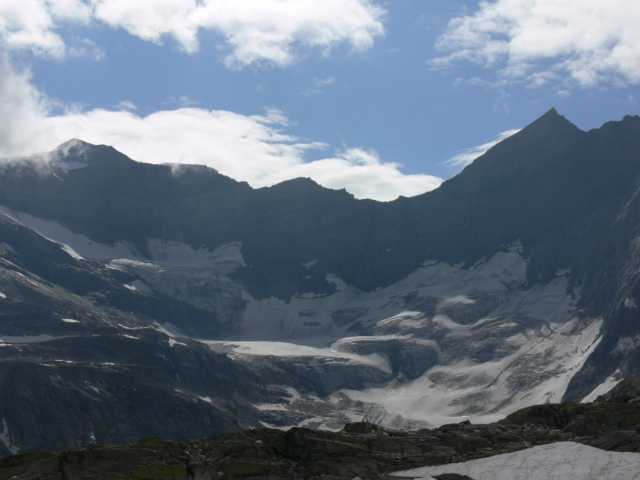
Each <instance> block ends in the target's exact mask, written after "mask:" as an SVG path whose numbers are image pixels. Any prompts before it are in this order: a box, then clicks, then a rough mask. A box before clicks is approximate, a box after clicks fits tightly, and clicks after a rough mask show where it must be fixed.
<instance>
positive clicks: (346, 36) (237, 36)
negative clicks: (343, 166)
mask: <svg viewBox="0 0 640 480" xmlns="http://www.w3.org/2000/svg"><path fill="white" fill-rule="evenodd" d="M385 14H386V11H385V10H384V9H383V8H382V7H380V6H379V5H377V4H376V3H375V2H374V1H373V0H324V1H323V2H318V1H317V0H242V1H237V0H200V1H196V0H136V1H131V0H91V1H90V2H85V1H82V0H20V1H14V2H11V1H2V2H0V42H1V44H2V46H3V47H4V48H5V49H7V50H24V49H28V50H31V51H32V52H33V53H34V54H36V55H47V56H53V57H58V58H60V57H64V56H65V55H68V54H74V53H75V54H77V50H78V48H80V50H81V51H82V52H86V51H91V52H93V53H94V54H96V52H97V53H98V54H99V53H100V50H99V48H97V47H95V46H92V45H88V44H86V42H87V41H84V40H83V42H85V45H84V46H83V45H80V47H78V46H75V47H73V48H71V49H70V48H69V46H68V39H65V38H63V36H62V35H61V34H60V33H59V28H58V27H60V25H62V24H64V23H81V24H89V23H90V22H91V21H97V22H102V23H104V24H107V25H109V26H111V27H113V28H121V29H124V30H126V31H127V32H129V33H130V34H131V35H134V36H136V37H139V38H141V39H143V40H146V41H150V42H154V43H158V44H160V43H162V41H163V40H164V39H165V38H167V37H169V38H173V40H174V41H175V42H176V43H177V44H178V45H179V47H180V48H181V49H182V50H184V51H185V52H188V53H193V52H196V51H197V50H198V48H199V41H198V34H199V33H200V31H202V30H211V31H216V32H218V33H220V34H221V35H222V36H223V37H224V38H225V40H226V42H225V44H224V45H223V50H224V51H226V55H225V59H224V62H225V64H226V65H227V66H228V67H229V68H242V67H244V66H247V65H260V64H265V65H275V66H286V65H289V64H290V63H292V62H294V61H295V60H296V59H297V58H298V56H299V55H301V54H303V53H304V52H308V51H310V50H316V51H318V52H319V53H320V54H321V55H328V54H329V52H330V51H331V50H332V49H333V48H334V47H335V46H337V45H339V44H343V43H347V44H350V45H351V46H352V48H353V49H354V50H366V49H368V48H370V47H371V46H372V45H373V43H374V41H375V39H376V38H378V37H381V36H383V35H384V26H383V23H382V20H383V18H384V16H385ZM89 47H91V48H89ZM93 47H95V48H93ZM74 49H75V50H76V51H75V52H74Z"/></svg>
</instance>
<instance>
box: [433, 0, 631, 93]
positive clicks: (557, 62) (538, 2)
mask: <svg viewBox="0 0 640 480" xmlns="http://www.w3.org/2000/svg"><path fill="white" fill-rule="evenodd" d="M638 25H640V4H639V3H638V1H637V0H606V1H603V0H562V1H558V0H498V1H495V2H488V1H482V2H480V5H479V10H478V11H477V12H476V13H475V14H473V15H467V16H462V17H457V18H454V19H453V20H451V21H450V23H449V25H448V28H447V31H446V32H445V33H444V34H443V35H441V36H440V37H439V39H438V41H437V43H436V47H437V48H438V49H440V50H443V51H449V52H451V53H449V54H448V55H446V56H444V57H440V58H436V59H433V60H432V61H431V62H430V64H431V66H432V67H433V68H447V67H451V66H453V65H455V64H457V63H459V62H474V63H477V64H480V65H484V66H487V67H492V68H493V69H496V70H497V73H498V76H499V77H500V78H502V79H504V80H507V81H510V82H511V81H524V82H526V83H527V84H529V85H532V86H539V85H542V84H546V83H550V82H560V83H566V84H568V85H570V84H574V85H576V84H577V85H580V86H582V87H593V86H595V85H598V84H603V83H608V82H613V83H614V84H640V28H638Z"/></svg>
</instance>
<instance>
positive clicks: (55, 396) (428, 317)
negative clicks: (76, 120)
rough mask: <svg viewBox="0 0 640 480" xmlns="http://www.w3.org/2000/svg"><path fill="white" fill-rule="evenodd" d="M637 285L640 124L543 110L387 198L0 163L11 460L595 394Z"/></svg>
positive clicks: (106, 162)
mask: <svg viewBox="0 0 640 480" xmlns="http://www.w3.org/2000/svg"><path fill="white" fill-rule="evenodd" d="M639 280H640V117H638V116H633V117H632V116H627V117H625V118H624V119H623V120H622V121H618V122H609V123H607V124H605V125H603V126H602V127H601V128H599V129H595V130H591V131H588V132H584V131H581V130H580V129H578V128H577V127H575V126H574V125H573V124H571V123H570V122H569V121H568V120H566V119H565V118H564V117H562V116H561V115H559V114H558V113H557V112H556V111H555V110H551V111H549V112H547V113H546V114H545V115H543V116H542V117H540V118H539V119H538V120H536V121H535V122H533V123H532V124H531V125H529V126H528V127H526V128H524V129H523V130H521V131H520V132H518V133H517V134H515V135H513V136H511V137H509V138H507V139H505V140H503V141H502V142H500V143H499V144H497V145H496V146H494V147H493V148H492V149H490V150H489V151H488V152H486V153H485V154H484V155H482V156H481V157H479V158H478V159H476V160H475V161H474V162H473V163H472V164H471V165H469V166H468V167H467V168H465V169H464V170H463V171H462V172H461V173H460V174H459V175H457V176H455V177H454V178H452V179H451V180H448V181H446V182H444V183H443V184H442V185H441V186H440V187H439V188H438V189H436V190H434V191H432V192H429V193H426V194H423V195H420V196H417V197H412V198H403V197H401V198H399V199H397V200H395V201H393V202H387V203H381V202H376V201H372V200H356V199H354V197H353V196H352V195H350V194H349V193H347V192H346V191H344V190H340V191H336V190H329V189H325V188H323V187H321V186H319V185H317V184H316V183H314V182H313V181H312V180H309V179H296V180H291V181H287V182H284V183H282V184H279V185H276V186H273V187H269V188H261V189H253V188H251V187H250V186H249V185H247V184H246V183H243V182H236V181H234V180H232V179H230V178H227V177H225V176H223V175H220V174H219V173H217V172H216V171H215V170H212V169H209V168H206V167H203V166H186V165H149V164H142V163H138V162H135V161H134V160H131V159H129V158H128V157H126V156H125V155H123V154H121V153H119V152H117V151H116V150H114V149H113V148H111V147H108V146H104V145H99V146H96V145H91V144H87V143H85V142H82V141H81V140H71V141H69V142H67V143H65V144H63V145H61V146H60V147H58V148H57V149H56V150H54V151H53V152H49V153H45V154H36V155H32V156H30V157H24V158H14V159H4V160H2V161H0V346H1V347H2V348H0V421H2V429H3V432H2V435H0V440H1V441H0V453H5V454H6V453H17V452H22V451H30V450H37V449H54V450H61V449H67V448H72V447H80V446H83V445H87V444H91V443H101V444H105V443H109V444H123V443H129V442H132V441H134V440H137V439H138V438H140V437H144V436H153V435H157V436H161V437H163V438H168V439H171V440H187V439H191V438H196V437H203V436H206V435H209V434H213V433H221V432H229V431H237V430H240V429H244V428H250V427H256V426H275V427H287V426H294V425H295V426H308V427H315V428H323V429H335V430H337V429H340V428H342V427H343V426H344V425H345V424H346V423H348V422H351V421H355V420H358V421H359V420H367V421H372V422H376V423H379V424H382V425H385V426H387V427H398V428H419V427H428V426H438V425H441V424H444V423H450V422H459V421H463V420H465V419H469V418H470V419H472V420H474V421H494V420H497V419H498V418H501V417H503V416H504V415H506V414H509V413H511V412H514V411H516V410H517V409H519V408H521V407H524V406H528V405H534V404H539V403H546V402H552V403H556V402H560V401H562V400H574V401H582V400H585V401H590V400H595V398H597V397H598V396H599V395H601V394H604V393H606V392H607V391H608V390H610V389H611V388H612V387H614V386H615V385H616V384H618V383H619V382H620V381H622V380H623V379H625V378H627V377H630V376H631V375H633V374H635V373H637V372H638V371H640V354H639V353H640V311H639V307H640V285H639ZM52 412H55V414H53V413H52Z"/></svg>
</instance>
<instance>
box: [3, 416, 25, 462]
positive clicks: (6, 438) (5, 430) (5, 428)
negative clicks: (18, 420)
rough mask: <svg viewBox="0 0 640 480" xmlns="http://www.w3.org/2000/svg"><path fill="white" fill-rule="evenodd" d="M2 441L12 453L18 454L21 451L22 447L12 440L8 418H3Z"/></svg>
mask: <svg viewBox="0 0 640 480" xmlns="http://www.w3.org/2000/svg"><path fill="white" fill-rule="evenodd" d="M0 441H1V442H2V443H4V446H5V447H7V450H9V451H10V452H11V454H12V455H16V454H18V453H19V452H20V448H19V447H17V446H16V445H14V444H13V443H12V442H11V436H10V435H9V426H8V425H7V420H6V418H3V419H2V433H0Z"/></svg>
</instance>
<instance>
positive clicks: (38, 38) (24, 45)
mask: <svg viewBox="0 0 640 480" xmlns="http://www.w3.org/2000/svg"><path fill="white" fill-rule="evenodd" d="M90 17H91V9H90V7H89V6H88V5H87V4H85V3H84V2H82V0H46V1H45V0H19V1H16V0H0V45H2V46H3V47H4V48H6V49H7V50H23V49H27V50H31V51H32V52H33V53H34V54H36V55H50V56H53V57H63V56H64V55H65V53H67V51H66V50H67V49H66V45H65V42H64V40H63V39H62V37H61V36H60V35H59V34H58V33H56V32H55V30H56V27H57V26H59V25H60V24H61V23H64V22H73V23H81V24H86V23H87V22H89V20H90Z"/></svg>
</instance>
